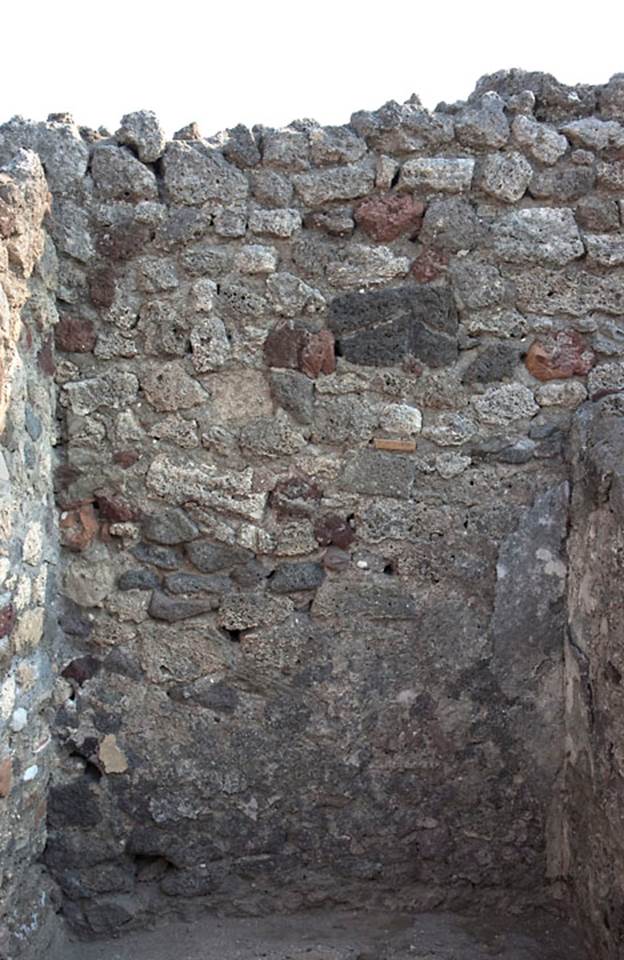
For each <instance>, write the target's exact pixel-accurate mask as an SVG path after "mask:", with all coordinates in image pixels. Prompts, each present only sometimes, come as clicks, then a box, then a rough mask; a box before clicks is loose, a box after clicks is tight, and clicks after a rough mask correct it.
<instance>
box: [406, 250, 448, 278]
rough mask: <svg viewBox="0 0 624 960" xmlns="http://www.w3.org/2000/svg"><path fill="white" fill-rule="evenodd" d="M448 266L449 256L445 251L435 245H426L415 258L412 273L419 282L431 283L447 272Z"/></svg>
mask: <svg viewBox="0 0 624 960" xmlns="http://www.w3.org/2000/svg"><path fill="white" fill-rule="evenodd" d="M447 266H448V256H447V255H446V254H445V253H443V252H442V251H441V250H436V249H435V248H434V247H425V248H424V249H423V250H421V252H420V253H419V254H418V256H417V257H416V259H415V260H414V262H413V264H412V269H411V273H412V276H413V277H415V279H416V280H418V282H419V283H430V282H431V281H432V280H435V279H436V278H437V277H439V276H441V275H442V274H443V273H446V268H447Z"/></svg>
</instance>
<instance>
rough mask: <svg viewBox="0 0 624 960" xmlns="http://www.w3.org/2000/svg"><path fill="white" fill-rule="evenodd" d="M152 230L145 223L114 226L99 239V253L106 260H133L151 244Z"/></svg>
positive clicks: (130, 222) (126, 223) (97, 243)
mask: <svg viewBox="0 0 624 960" xmlns="http://www.w3.org/2000/svg"><path fill="white" fill-rule="evenodd" d="M150 239H151V230H150V228H149V227H148V226H147V224H145V223H134V222H133V221H127V222H125V223H118V224H112V225H111V226H109V227H107V228H106V230H104V231H103V232H102V233H100V235H99V236H98V238H97V242H96V246H97V250H98V253H99V254H100V256H102V257H103V258H104V259H105V260H131V259H132V258H133V257H137V256H138V255H139V254H140V253H141V252H142V250H143V248H144V247H145V246H146V244H148V243H149V241H150Z"/></svg>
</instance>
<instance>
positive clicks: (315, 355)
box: [300, 330, 336, 380]
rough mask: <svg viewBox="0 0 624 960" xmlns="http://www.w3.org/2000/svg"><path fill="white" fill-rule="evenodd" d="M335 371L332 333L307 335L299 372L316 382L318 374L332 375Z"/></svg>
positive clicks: (322, 331) (326, 331)
mask: <svg viewBox="0 0 624 960" xmlns="http://www.w3.org/2000/svg"><path fill="white" fill-rule="evenodd" d="M335 369H336V357H335V354H334V335H333V333H332V332H331V331H330V330H320V331H319V332H318V333H309V334H308V335H307V336H306V339H305V343H304V345H303V348H302V350H301V363H300V370H301V372H302V373H305V374H306V375H307V376H308V377H310V378H311V379H312V380H316V378H317V377H318V375H319V374H320V373H333V372H334V370H335Z"/></svg>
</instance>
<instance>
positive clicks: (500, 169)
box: [479, 153, 533, 203]
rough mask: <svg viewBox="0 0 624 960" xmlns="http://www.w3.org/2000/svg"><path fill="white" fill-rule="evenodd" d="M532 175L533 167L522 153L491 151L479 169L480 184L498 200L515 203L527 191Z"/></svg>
mask: <svg viewBox="0 0 624 960" xmlns="http://www.w3.org/2000/svg"><path fill="white" fill-rule="evenodd" d="M532 176H533V168H532V167H531V164H530V163H529V162H528V161H527V160H525V159H524V157H523V156H521V154H519V153H491V154H488V156H487V157H486V158H485V160H484V161H483V164H482V165H481V167H480V169H479V184H480V186H481V189H482V190H484V191H485V192H486V193H489V194H490V196H492V197H496V199H497V200H504V201H505V202H506V203H515V201H516V200H519V199H520V198H521V197H523V196H524V194H525V193H526V190H527V187H528V185H529V183H530V182H531V177H532Z"/></svg>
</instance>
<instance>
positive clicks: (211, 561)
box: [186, 540, 251, 573]
mask: <svg viewBox="0 0 624 960" xmlns="http://www.w3.org/2000/svg"><path fill="white" fill-rule="evenodd" d="M186 553H187V556H188V558H189V560H190V561H191V563H192V564H193V565H194V566H195V567H197V569H198V570H201V572H202V573H215V572H216V571H217V570H226V569H229V568H230V567H234V566H236V565H238V564H240V563H246V562H247V560H249V559H250V556H251V554H250V553H249V551H248V550H243V548H242V547H230V546H227V545H226V544H224V543H211V542H210V541H209V540H195V541H194V543H189V544H187V546H186Z"/></svg>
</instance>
